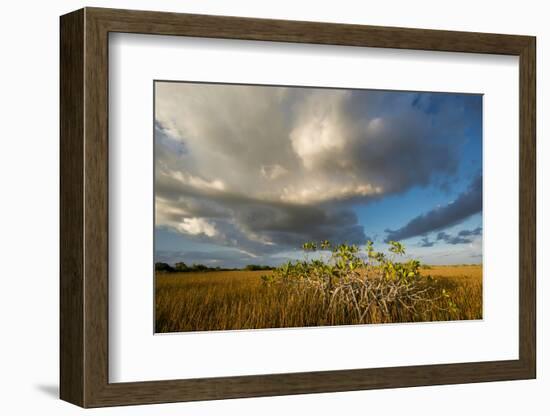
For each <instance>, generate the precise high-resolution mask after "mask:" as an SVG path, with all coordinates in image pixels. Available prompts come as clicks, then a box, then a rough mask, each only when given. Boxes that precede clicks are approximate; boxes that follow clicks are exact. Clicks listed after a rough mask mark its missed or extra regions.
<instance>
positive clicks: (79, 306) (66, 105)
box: [59, 10, 85, 406]
mask: <svg viewBox="0 0 550 416" xmlns="http://www.w3.org/2000/svg"><path fill="white" fill-rule="evenodd" d="M60 29H61V36H60V40H61V44H60V49H61V50H60V97H59V102H60V114H61V120H60V158H59V159H60V163H61V165H60V184H59V186H60V201H59V202H60V214H61V215H60V245H61V246H60V250H59V251H60V342H59V344H60V357H59V358H60V388H59V394H60V397H61V398H62V399H63V400H67V401H69V402H71V403H75V404H78V405H81V406H82V405H83V404H84V391H83V386H84V383H83V377H84V373H85V369H84V357H83V348H84V328H83V324H84V314H83V305H84V286H83V282H84V280H83V278H84V272H83V256H84V244H83V243H84V228H83V221H84V210H83V200H84V183H83V167H84V157H83V139H84V107H83V106H84V95H83V94H84V12H83V11H82V10H80V11H78V12H75V13H73V14H71V15H68V16H66V17H64V18H63V19H61V23H60Z"/></svg>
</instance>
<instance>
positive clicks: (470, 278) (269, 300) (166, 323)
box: [155, 265, 482, 333]
mask: <svg viewBox="0 0 550 416" xmlns="http://www.w3.org/2000/svg"><path fill="white" fill-rule="evenodd" d="M269 273H271V272H269V271H267V272H266V271H221V272H212V271H211V272H202V273H193V272H186V273H157V274H156V281H155V301H156V302H155V303H156V305H155V319H156V332H157V333H158V332H182V331H210V330H234V329H259V328H288V327H309V326H324V325H352V324H357V323H359V322H355V318H354V316H353V315H352V314H350V313H349V312H347V311H345V310H343V311H341V313H339V314H336V315H333V316H331V317H330V321H328V320H327V317H326V314H325V309H324V304H323V301H322V300H321V299H319V298H318V296H316V295H315V294H312V293H309V292H303V293H300V294H296V292H292V291H289V290H285V288H284V287H280V286H270V285H265V284H263V282H262V279H261V278H260V277H261V276H262V275H266V274H269ZM422 275H423V276H431V277H432V278H433V281H432V282H431V283H430V284H431V285H433V286H434V287H435V288H436V289H437V293H441V291H442V290H443V289H445V292H446V293H447V294H448V297H447V298H443V297H442V298H440V299H437V300H435V303H436V305H438V304H440V306H441V307H440V308H439V307H438V308H435V309H432V310H429V311H425V312H424V313H422V314H420V315H419V314H418V313H415V314H412V313H411V312H410V311H407V310H406V309H404V308H399V307H394V308H393V309H392V313H391V320H388V319H387V318H383V319H382V315H378V314H377V313H376V311H373V313H371V314H369V317H368V320H367V322H366V323H396V322H422V321H448V320H469V319H481V318H482V266H481V265H459V266H431V267H430V268H426V269H422ZM449 300H451V301H452V302H453V303H454V304H455V305H456V309H455V310H449V309H448V308H446V306H447V303H448V301H449Z"/></svg>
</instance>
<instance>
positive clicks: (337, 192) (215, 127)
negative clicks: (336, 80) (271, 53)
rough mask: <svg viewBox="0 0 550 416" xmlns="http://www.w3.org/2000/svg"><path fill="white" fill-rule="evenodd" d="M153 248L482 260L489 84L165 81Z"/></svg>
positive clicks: (169, 252) (250, 257) (238, 259)
mask: <svg viewBox="0 0 550 416" xmlns="http://www.w3.org/2000/svg"><path fill="white" fill-rule="evenodd" d="M154 117H155V128H154V144H155V156H154V157H155V261H162V262H167V263H170V264H173V263H175V262H178V261H183V262H185V263H187V264H193V263H202V264H206V265H208V266H210V267H216V266H220V267H231V268H232V267H243V266H245V265H247V264H264V265H278V264H281V263H282V262H284V261H287V260H290V259H297V258H301V257H302V255H303V253H302V252H301V250H300V247H301V245H302V244H303V243H304V242H308V241H321V240H329V241H331V242H332V243H334V244H341V243H348V244H358V245H364V244H365V243H366V242H367V241H368V240H372V241H373V242H374V244H375V247H376V248H377V249H379V250H382V249H384V248H385V247H386V246H387V242H388V241H390V240H395V241H401V242H402V243H404V245H405V247H406V251H407V255H408V256H410V257H413V258H417V259H419V260H421V261H422V262H424V263H427V264H471V263H481V262H482V233H483V225H482V95H478V94H456V93H430V92H403V91H378V90H358V89H331V88H303V87H281V86H256V85H233V84H208V83H186V82H161V81H157V82H155V113H154Z"/></svg>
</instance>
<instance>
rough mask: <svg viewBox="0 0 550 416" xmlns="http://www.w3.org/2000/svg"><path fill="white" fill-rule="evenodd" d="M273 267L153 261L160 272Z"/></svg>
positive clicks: (251, 269)
mask: <svg viewBox="0 0 550 416" xmlns="http://www.w3.org/2000/svg"><path fill="white" fill-rule="evenodd" d="M274 269H275V267H272V266H266V265H260V264H247V265H246V266H245V267H243V268H237V267H234V268H227V267H220V266H216V267H209V266H206V265H205V264H201V263H199V264H196V263H193V264H192V265H190V266H189V265H187V264H185V263H184V262H177V263H175V264H174V265H173V266H172V265H170V264H168V263H164V262H156V263H155V271H156V272H162V273H182V272H223V271H232V270H246V271H261V270H274Z"/></svg>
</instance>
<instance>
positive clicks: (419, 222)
mask: <svg viewBox="0 0 550 416" xmlns="http://www.w3.org/2000/svg"><path fill="white" fill-rule="evenodd" d="M481 209H482V177H481V175H479V176H476V177H475V178H474V180H473V181H472V182H471V183H470V185H469V187H468V189H467V190H466V191H464V192H463V193H461V194H460V195H459V196H458V197H457V198H456V199H455V200H454V201H453V202H452V203H450V204H448V205H445V206H443V207H438V208H435V209H433V210H431V211H428V212H426V213H424V214H422V215H419V216H418V217H416V218H414V219H412V220H411V221H409V222H408V223H407V224H406V225H405V226H404V227H401V228H399V229H397V230H386V232H387V233H388V235H387V237H386V241H389V240H405V239H407V238H411V237H416V236H418V235H424V234H427V233H429V232H433V231H437V230H441V229H444V228H447V227H450V226H452V225H455V224H457V223H459V222H460V221H462V220H464V219H466V218H468V217H470V216H471V215H473V214H477V213H478V212H481Z"/></svg>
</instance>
